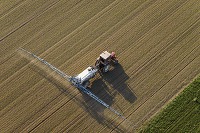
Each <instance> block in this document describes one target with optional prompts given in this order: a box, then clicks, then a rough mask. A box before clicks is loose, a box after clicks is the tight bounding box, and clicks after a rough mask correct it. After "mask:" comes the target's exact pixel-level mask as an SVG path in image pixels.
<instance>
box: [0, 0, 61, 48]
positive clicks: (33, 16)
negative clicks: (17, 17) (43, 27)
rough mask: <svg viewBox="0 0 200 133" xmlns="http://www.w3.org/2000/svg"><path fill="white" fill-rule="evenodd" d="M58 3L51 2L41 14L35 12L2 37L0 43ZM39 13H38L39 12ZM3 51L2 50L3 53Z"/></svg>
mask: <svg viewBox="0 0 200 133" xmlns="http://www.w3.org/2000/svg"><path fill="white" fill-rule="evenodd" d="M58 2H59V1H56V2H53V3H51V4H50V5H47V7H46V8H44V10H41V13H37V12H35V15H32V16H31V17H30V18H28V20H26V21H25V22H23V23H22V24H20V25H19V26H18V27H16V28H15V29H14V30H12V31H10V32H9V33H7V34H6V35H4V36H3V37H1V38H0V42H1V41H3V40H4V39H5V38H7V37H8V36H10V35H11V34H12V33H14V32H15V31H17V30H18V29H20V28H21V27H23V26H24V25H26V24H28V23H29V22H30V21H32V20H33V19H34V18H36V17H38V16H40V15H41V14H42V13H43V12H45V11H46V10H48V9H49V8H51V7H52V6H54V5H55V4H57V3H58ZM39 12H40V11H39ZM4 50H5V49H3V51H4Z"/></svg>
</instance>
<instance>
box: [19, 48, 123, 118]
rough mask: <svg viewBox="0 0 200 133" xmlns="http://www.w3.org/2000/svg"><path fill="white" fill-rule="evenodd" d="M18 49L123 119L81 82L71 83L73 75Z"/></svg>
mask: <svg viewBox="0 0 200 133" xmlns="http://www.w3.org/2000/svg"><path fill="white" fill-rule="evenodd" d="M20 50H22V51H24V52H26V53H28V54H29V55H31V56H33V57H34V58H36V59H37V60H39V61H40V62H42V63H44V64H45V65H46V66H48V67H49V68H51V69H52V70H53V71H55V72H56V73H58V74H59V75H60V76H61V77H63V78H65V79H67V80H68V81H69V82H71V83H72V84H73V85H74V86H75V87H76V88H78V89H79V90H80V91H82V92H84V93H85V94H87V95H88V96H90V97H91V98H93V99H94V100H96V101H97V102H99V103H100V104H102V105H103V106H105V107H106V108H108V109H109V110H110V111H112V112H114V113H115V114H116V115H118V116H120V117H121V118H123V119H125V117H123V116H122V115H121V114H120V113H119V112H117V111H116V110H114V109H113V108H112V107H110V106H109V105H108V104H106V103H105V102H104V101H102V100H101V99H100V98H98V97H97V96H96V95H94V94H93V93H92V92H91V91H89V90H88V89H86V88H85V87H83V86H82V85H81V84H74V83H73V77H71V76H68V75H66V74H65V73H64V72H62V71H61V70H59V69H57V68H56V67H54V66H53V65H51V64H49V63H48V62H47V61H45V60H44V59H42V58H40V57H38V56H36V55H35V54H33V53H31V52H28V51H26V50H25V49H22V48H20Z"/></svg>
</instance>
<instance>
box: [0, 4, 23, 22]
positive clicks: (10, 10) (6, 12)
mask: <svg viewBox="0 0 200 133" xmlns="http://www.w3.org/2000/svg"><path fill="white" fill-rule="evenodd" d="M25 1H26V0H19V1H18V2H17V3H15V4H14V5H12V6H11V7H10V8H8V9H5V10H3V11H2V12H1V13H0V19H1V18H2V17H3V16H4V15H6V14H8V13H10V12H12V10H14V9H15V8H17V7H19V6H20V5H22V3H23V2H25ZM2 5H3V4H2ZM4 6H5V5H4ZM0 8H1V7H0Z"/></svg>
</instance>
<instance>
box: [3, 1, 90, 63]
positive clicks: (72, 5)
mask: <svg viewBox="0 0 200 133" xmlns="http://www.w3.org/2000/svg"><path fill="white" fill-rule="evenodd" d="M83 2H84V1H82V5H83V4H84V3H83ZM80 3H81V2H80V0H77V2H76V3H75V2H74V3H73V4H70V3H68V2H67V1H66V2H65V3H63V4H66V5H70V7H68V8H69V9H68V10H69V11H68V12H70V11H71V10H74V9H73V8H74V6H76V5H79V6H80ZM85 4H87V3H85ZM59 5H60V4H57V5H56V6H55V5H54V6H52V7H51V8H49V10H50V11H51V10H53V9H54V8H56V7H57V6H59ZM76 7H77V6H76ZM71 8H72V9H71ZM49 10H47V11H45V12H43V13H42V14H41V15H40V16H38V17H36V18H38V19H39V18H41V19H44V18H45V16H44V14H45V13H48V12H49ZM59 10H60V9H59ZM77 10H78V9H77ZM54 11H57V10H56V9H55V10H54ZM60 12H61V11H60ZM74 12H75V11H74ZM58 13H59V12H58ZM42 15H43V16H44V17H42ZM47 16H48V14H47ZM53 16H54V18H58V17H59V16H55V15H51V17H50V18H52V17H53ZM48 18H49V17H48ZM46 20H49V19H46ZM49 21H50V20H49ZM49 21H48V22H49ZM55 21H57V19H56V20H54V21H53V22H55ZM42 22H43V21H42ZM53 22H52V21H51V22H49V23H50V25H49V24H48V25H47V24H45V22H43V23H42V24H40V25H39V26H38V27H41V25H44V26H43V27H42V28H44V29H45V28H52V27H50V26H51V24H52V23H53ZM35 23H37V21H36V22H35ZM29 25H30V23H29ZM26 26H27V25H26ZM38 27H36V29H37V28H38ZM27 28H29V27H27ZM43 31H44V30H43V29H42V30H41V32H39V33H40V34H38V33H37V34H35V35H34V36H33V37H31V38H30V39H29V40H27V42H26V43H30V42H31V41H32V40H33V39H36V37H38V36H39V35H40V36H41V34H42V32H43ZM15 40H16V39H15ZM8 43H9V42H8ZM20 43H21V42H20ZM7 58H8V59H9V56H8V57H7ZM7 58H5V59H4V60H3V61H1V63H0V64H3V62H6V60H7Z"/></svg>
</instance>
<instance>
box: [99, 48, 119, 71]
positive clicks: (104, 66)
mask: <svg viewBox="0 0 200 133" xmlns="http://www.w3.org/2000/svg"><path fill="white" fill-rule="evenodd" d="M117 63H118V60H117V57H116V55H115V52H112V53H109V52H108V51H103V52H102V53H101V54H100V56H99V57H98V58H97V60H96V63H95V66H96V67H97V68H98V69H99V71H101V72H108V71H109V69H110V66H111V65H112V64H117Z"/></svg>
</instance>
